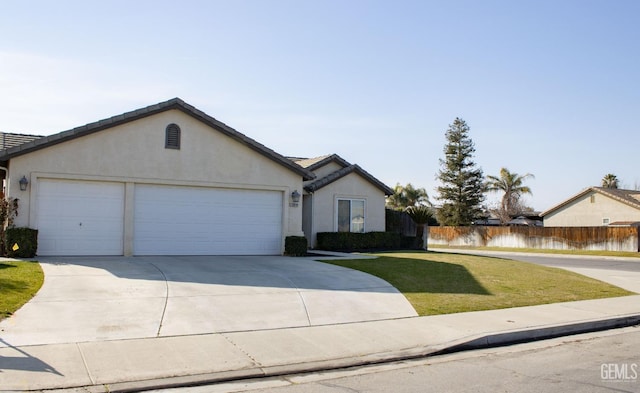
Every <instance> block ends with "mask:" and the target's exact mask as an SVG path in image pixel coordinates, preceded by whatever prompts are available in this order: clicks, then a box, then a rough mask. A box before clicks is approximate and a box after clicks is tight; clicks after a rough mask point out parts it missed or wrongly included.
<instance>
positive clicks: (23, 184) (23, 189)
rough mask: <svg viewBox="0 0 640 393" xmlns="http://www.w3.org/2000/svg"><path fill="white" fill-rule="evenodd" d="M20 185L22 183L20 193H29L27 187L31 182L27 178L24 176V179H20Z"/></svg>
mask: <svg viewBox="0 0 640 393" xmlns="http://www.w3.org/2000/svg"><path fill="white" fill-rule="evenodd" d="M19 183H20V191H27V186H28V185H29V180H27V177H26V176H22V179H20V181H19Z"/></svg>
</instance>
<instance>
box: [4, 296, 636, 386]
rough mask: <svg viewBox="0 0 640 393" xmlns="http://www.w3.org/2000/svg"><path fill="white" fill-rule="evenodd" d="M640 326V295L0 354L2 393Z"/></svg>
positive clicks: (165, 382)
mask: <svg viewBox="0 0 640 393" xmlns="http://www.w3.org/2000/svg"><path fill="white" fill-rule="evenodd" d="M635 324H640V295H636V296H627V297H620V298H611V299H600V300H587V301H579V302H568V303H557V304H550V305H542V306H532V307H519V308H512V309H504V310H493V311H479V312H470V313H459V314H450V315H439V316H428V317H413V318H402V319H390V320H382V321H369V322H358V323H348V324H338V325H325V326H310V327H298V328H286V329H270V330H254V331H244V332H227V333H215V334H203V335H189V336H174V337H160V338H147V339H131V340H114V341H97V342H96V341H94V342H78V343H71V344H51V345H38V346H20V347H15V346H11V343H7V342H3V343H1V344H4V345H5V347H4V348H0V391H2V392H7V391H30V390H43V389H69V390H70V391H76V390H77V391H83V392H86V391H89V392H107V391H108V392H119V391H120V392H124V391H135V390H145V389H152V388H166V387H172V386H184V385H194V384H205V383H212V382H217V381H225V380H232V379H240V378H249V377H265V376H272V375H282V374H290V373H298V372H304V371H313V370H325V369H332V368H339V367H347V366H357V365H363V364H370V363H375V362H382V361H391V360H401V359H407V358H411V357H419V356H426V355H429V354H434V353H438V352H441V351H446V350H459V349H468V348H480V347H486V346H496V345H501V344H508V343H513V342H518V341H527V340H534V339H540V338H546V337H555V336H561V335H568V334H575V333H582V332H586V331H593V330H601V329H607V328H614V327H620V326H630V325H635Z"/></svg>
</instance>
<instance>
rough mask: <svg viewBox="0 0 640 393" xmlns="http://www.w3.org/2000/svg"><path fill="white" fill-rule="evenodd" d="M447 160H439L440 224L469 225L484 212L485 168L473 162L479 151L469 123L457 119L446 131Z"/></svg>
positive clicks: (445, 150) (445, 151) (445, 148)
mask: <svg viewBox="0 0 640 393" xmlns="http://www.w3.org/2000/svg"><path fill="white" fill-rule="evenodd" d="M445 136H446V138H447V143H446V144H445V146H444V155H445V159H444V160H442V159H440V166H441V169H440V170H439V171H438V179H439V180H440V182H441V183H442V185H441V186H439V187H438V193H439V196H438V198H437V199H438V200H439V201H441V207H440V209H439V210H438V213H437V216H438V221H439V222H440V225H448V226H466V225H471V223H472V222H473V221H474V220H475V219H477V218H478V217H479V216H480V215H481V214H482V202H483V201H484V191H485V190H484V189H485V186H484V181H483V180H484V178H483V174H482V169H481V168H479V167H477V166H476V164H475V162H474V161H473V153H474V152H475V151H476V149H475V147H474V144H473V141H472V140H471V138H470V137H469V126H467V123H466V122H465V121H464V120H462V119H460V118H457V117H456V119H455V120H454V122H453V124H450V125H449V129H448V130H447V132H446V134H445Z"/></svg>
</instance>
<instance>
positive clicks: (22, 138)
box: [0, 132, 43, 151]
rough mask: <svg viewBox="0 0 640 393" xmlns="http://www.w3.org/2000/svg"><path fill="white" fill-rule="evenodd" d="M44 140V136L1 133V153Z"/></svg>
mask: <svg viewBox="0 0 640 393" xmlns="http://www.w3.org/2000/svg"><path fill="white" fill-rule="evenodd" d="M40 138H43V136H42V135H28V134H14V133H10V132H0V151H2V150H7V149H10V148H12V147H16V146H19V145H22V144H24V143H27V142H31V141H35V140H36V139H40Z"/></svg>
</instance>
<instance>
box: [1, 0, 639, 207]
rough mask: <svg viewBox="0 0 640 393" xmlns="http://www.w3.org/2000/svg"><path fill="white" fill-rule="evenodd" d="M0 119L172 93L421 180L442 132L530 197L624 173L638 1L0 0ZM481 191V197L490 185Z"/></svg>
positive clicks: (114, 106) (59, 120)
mask: <svg viewBox="0 0 640 393" xmlns="http://www.w3.org/2000/svg"><path fill="white" fill-rule="evenodd" d="M0 9H1V13H0V92H1V94H0V130H1V131H5V132H21V133H33V134H42V135H49V134H53V133H57V132H60V131H64V130H67V129H71V128H73V127H76V126H80V125H83V124H86V123H90V122H93V121H96V120H99V119H102V118H106V117H110V116H113V115H117V114H120V113H123V112H126V111H130V110H134V109H138V108H140V107H144V106H147V105H150V104H154V103H157V102H161V101H165V100H167V99H170V98H173V97H180V98H182V99H183V100H185V101H187V102H188V103H190V104H192V105H194V106H196V107H197V108H198V109H201V110H203V111H205V112H206V113H208V114H210V115H212V116H213V117H215V118H217V119H218V120H220V121H222V122H224V123H226V124H228V125H230V126H231V127H234V128H235V129H237V130H238V131H240V132H243V133H245V134H246V135H248V136H249V137H251V138H254V139H256V140H257V141H259V142H261V143H263V144H265V145H267V146H269V147H270V148H272V149H274V150H276V151H277V152H279V153H281V154H283V155H294V156H305V157H313V156H319V155H324V154H330V153H337V154H339V155H341V156H342V157H343V158H344V159H346V160H347V161H350V162H352V163H358V164H360V165H361V166H362V167H363V168H365V169H366V170H367V171H369V172H370V173H372V174H373V175H374V176H376V177H377V178H379V179H380V180H382V181H383V182H385V183H386V184H388V185H389V186H394V185H395V184H396V183H398V182H399V183H402V184H404V183H407V182H411V183H412V184H414V185H415V186H418V187H424V188H426V190H427V191H428V192H429V194H430V196H431V198H432V199H435V196H436V195H437V193H436V190H435V188H436V187H437V186H438V182H437V180H436V172H437V171H438V169H439V167H440V166H439V162H438V160H439V159H440V158H442V157H443V147H444V143H445V138H444V133H445V131H446V129H447V127H448V125H449V124H451V123H452V122H453V120H454V119H455V117H461V118H463V119H464V120H465V121H466V122H467V124H468V125H469V126H470V128H471V133H470V136H471V138H472V139H473V141H474V142H475V145H476V155H475V161H476V162H477V164H478V165H479V166H480V167H482V169H483V171H484V173H485V174H491V175H497V174H498V173H499V170H500V168H501V167H503V166H505V167H507V168H509V169H510V170H511V171H513V172H517V173H521V174H524V173H527V172H530V173H533V174H534V175H535V179H534V180H530V181H528V182H527V184H528V185H529V186H530V187H531V188H532V189H533V196H532V197H529V198H528V199H527V202H528V204H529V205H531V206H533V207H534V208H535V209H536V210H546V209H548V208H550V207H552V206H553V205H555V204H557V203H559V202H561V201H563V200H564V199H566V198H568V197H570V196H572V195H573V194H576V193H578V192H579V191H580V190H582V189H584V188H586V187H589V186H592V185H599V183H600V180H601V179H602V177H603V176H604V175H605V174H607V173H613V174H615V175H617V176H618V178H619V179H620V180H621V183H622V186H625V187H627V188H635V187H636V186H638V187H640V173H639V171H638V169H637V168H638V165H637V160H638V149H639V148H640V132H639V130H638V126H637V124H638V120H637V115H638V114H639V113H640V1H635V0H628V1H622V0H601V1H591V0H579V1H570V0H555V1H545V0H537V1H427V0H423V1H332V0H330V1H313V2H312V1H267V0H264V1H229V0H224V1H214V0H211V1H190V0H182V1H161V0H154V1H138V0H136V1H132V0H128V1H113V0H109V1H92V0H82V1H65V0H58V1H6V0H0ZM494 200H496V197H493V198H490V199H489V202H492V201H494Z"/></svg>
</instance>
